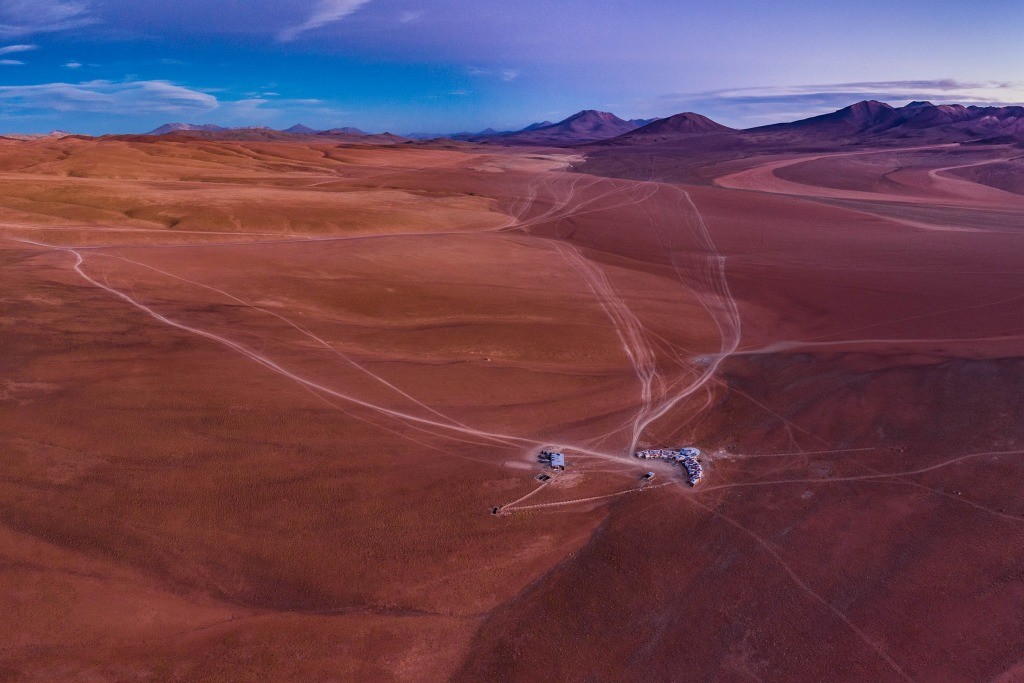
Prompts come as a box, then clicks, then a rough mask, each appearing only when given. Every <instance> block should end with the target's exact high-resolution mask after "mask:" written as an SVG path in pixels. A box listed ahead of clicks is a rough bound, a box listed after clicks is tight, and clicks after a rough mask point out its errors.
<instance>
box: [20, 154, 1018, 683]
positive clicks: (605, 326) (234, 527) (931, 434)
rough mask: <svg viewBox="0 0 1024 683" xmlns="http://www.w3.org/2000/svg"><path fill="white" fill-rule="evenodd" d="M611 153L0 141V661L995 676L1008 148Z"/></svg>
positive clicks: (1009, 509)
mask: <svg viewBox="0 0 1024 683" xmlns="http://www.w3.org/2000/svg"><path fill="white" fill-rule="evenodd" d="M1018 152H1019V150H1018ZM617 153H618V152H616V151H615V150H614V149H612V150H603V151H602V152H601V155H600V159H601V161H600V163H601V164H606V165H607V167H608V168H613V169H614V172H613V173H609V175H615V176H617V177H614V178H613V177H608V176H606V175H601V174H600V164H597V163H595V162H587V163H584V162H583V159H582V156H581V154H588V152H582V153H581V152H580V151H578V150H575V151H572V152H558V151H552V152H548V151H539V150H536V149H531V150H516V149H512V148H509V149H500V150H494V149H487V148H479V149H474V148H469V147H465V148H462V149H441V148H431V147H429V146H425V145H418V146H405V147H403V146H390V147H370V146H365V145H345V144H337V143H334V142H331V143H327V142H324V143H320V142H301V143H300V142H288V143H280V142H212V141H187V142H182V141H173V140H169V141H123V140H122V141H113V140H108V141H91V140H82V139H76V138H67V139H62V140H41V141H30V142H9V143H4V144H2V145H0V263H2V264H3V273H4V278H3V288H2V289H0V343H2V347H0V451H2V452H3V454H4V456H5V457H4V458H3V459H2V462H0V467H2V470H0V539H2V542H0V553H2V563H0V566H2V570H0V587H2V589H0V601H2V607H3V609H4V610H5V611H6V612H7V613H8V614H11V615H14V618H13V619H8V620H5V622H4V624H5V628H4V633H3V642H4V645H3V646H2V647H0V674H2V676H4V677H6V678H11V679H14V680H47V681H48V680H111V679H114V680H154V679H155V680H239V679H257V678H259V679H266V680H339V681H340V680H415V681H419V680H443V679H450V678H453V679H456V680H524V681H525V680H680V681H683V680H687V681H688V680H752V681H755V680H927V681H931V680H993V679H997V678H999V677H1002V678H1001V679H1000V680H1013V679H1014V677H1015V676H1016V675H1018V674H1019V672H1020V670H1021V667H1022V666H1024V640H1022V639H1021V638H1020V636H1019V633H1020V632H1021V630H1022V626H1024V623H1022V617H1021V615H1022V614H1024V610H1022V607H1024V605H1022V601H1024V592H1022V589H1021V585H1022V584H1021V577H1020V573H1021V569H1020V567H1021V561H1022V553H1024V546H1022V544H1021V542H1020V538H1021V536H1020V533H1021V525H1022V523H1024V505H1022V503H1021V500H1020V496H1019V494H1018V492H1017V490H1016V489H1017V486H1016V484H1015V482H1016V481H1018V480H1019V479H1020V477H1021V475H1022V474H1024V470H1022V469H1021V468H1022V466H1024V465H1022V462H1024V459H1022V458H1024V422H1022V421H1021V420H1020V418H1019V415H1018V413H1019V410H1018V409H1017V406H1018V405H1020V403H1021V399H1022V398H1024V364H1022V362H1021V356H1022V355H1024V354H1022V353H1021V348H1022V345H1024V306H1022V305H1021V303H1022V301H1024V267H1022V266H1021V264H1020V259H1019V253H1020V241H1021V236H1022V233H1021V229H1020V226H1021V225H1024V222H1022V219H1024V197H1022V196H1021V195H1020V194H1019V193H1017V192H1016V190H1015V188H1014V187H1013V186H1008V184H1007V183H1006V182H1004V180H999V178H1004V176H1005V173H1006V170H1005V168H1004V167H1005V166H1006V165H1007V164H1014V163H1016V162H1015V161H1014V160H1013V157H1014V156H1015V155H1014V153H1013V150H1012V149H1011V148H1009V147H1002V146H991V147H985V148H983V149H982V148H967V147H940V148H935V147H929V148H923V149H914V150H903V151H900V152H894V151H893V150H891V149H888V150H863V151H862V152H861V153H857V154H851V153H849V151H848V150H847V151H842V152H836V153H828V152H821V151H818V152H814V153H810V154H802V155H796V154H782V155H780V154H772V155H770V156H765V157H755V156H751V155H750V154H748V153H740V152H737V151H736V150H732V151H730V153H729V155H727V157H726V156H723V155H722V154H708V155H707V158H705V159H701V158H700V155H699V154H698V153H697V152H693V151H691V152H689V153H687V154H682V153H680V155H679V159H678V163H677V165H678V166H680V167H681V168H680V175H681V176H684V177H693V178H702V179H709V180H711V179H713V181H714V184H713V185H707V184H702V185H692V184H675V183H670V182H654V181H652V180H649V178H651V177H652V176H654V175H655V174H653V173H651V172H650V170H651V169H653V168H654V166H653V165H652V166H650V167H644V166H642V165H638V164H640V163H642V162H638V159H640V157H639V156H638V155H637V154H636V153H635V151H630V150H623V151H622V152H621V156H620V157H618V158H616V157H615V155H616V154H617ZM670 155H671V152H670V151H669V152H665V157H664V158H663V159H662V160H661V161H660V162H659V163H667V161H666V159H667V157H668V156H670ZM574 167H575V168H574ZM580 168H583V169H585V170H586V171H587V172H579V170H578V169H580ZM993 169H995V170H993ZM645 172H646V173H647V176H646V177H645V175H644V174H645ZM978 174H982V175H978ZM999 174H1003V175H999ZM656 177H659V178H660V177H661V176H660V175H658V176H656ZM684 443H694V444H697V445H699V446H700V447H701V448H702V449H704V451H705V456H704V462H705V467H706V470H707V476H706V478H705V480H704V481H702V482H701V483H700V484H699V485H698V486H697V487H696V488H694V489H691V488H689V487H688V486H686V484H685V481H684V480H683V478H682V476H681V474H680V471H679V470H678V469H677V468H673V467H671V466H669V465H667V464H664V463H654V464H652V463H650V462H641V461H637V460H636V459H635V458H632V457H630V453H631V452H632V451H633V450H634V449H635V448H637V447H641V446H662V445H682V444H684ZM545 446H557V447H560V448H562V449H564V450H565V452H566V454H567V457H568V461H569V467H568V468H567V469H566V470H565V471H564V472H561V473H558V474H556V476H554V477H553V478H552V479H551V480H550V481H548V482H545V483H542V482H540V481H538V480H537V479H536V478H535V477H536V475H538V474H540V473H542V472H544V471H545V470H544V468H542V466H541V465H540V464H538V463H537V453H538V452H539V450H540V449H541V448H542V447H545ZM647 470H654V471H655V472H656V477H655V479H654V480H653V481H652V482H650V483H647V484H644V485H640V482H639V478H640V475H642V474H643V473H644V472H645V471H647ZM495 508H497V510H498V512H499V514H492V510H494V509H495Z"/></svg>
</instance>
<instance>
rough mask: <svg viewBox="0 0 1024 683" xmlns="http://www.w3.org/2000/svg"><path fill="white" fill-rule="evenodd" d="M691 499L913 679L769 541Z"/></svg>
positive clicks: (898, 671) (883, 657)
mask: <svg viewBox="0 0 1024 683" xmlns="http://www.w3.org/2000/svg"><path fill="white" fill-rule="evenodd" d="M691 501H692V502H693V503H694V505H697V506H698V507H701V508H703V509H704V510H706V511H707V512H708V513H710V514H711V515H713V516H715V517H717V518H718V519H721V520H722V521H723V522H726V523H727V524H729V525H730V526H732V527H733V528H735V529H738V530H739V531H742V532H743V533H744V534H746V535H747V536H749V537H750V538H752V539H753V540H754V541H756V542H757V544H758V545H760V546H761V547H762V548H763V549H764V550H765V552H767V553H768V554H769V555H771V556H772V557H773V558H775V561H776V562H778V563H779V565H780V566H781V567H782V569H783V570H784V571H785V572H786V574H787V575H788V576H789V578H790V579H792V581H793V583H795V584H796V585H797V586H799V587H800V589H801V590H803V591H804V593H806V594H807V595H808V596H809V597H811V598H812V599H814V600H815V601H817V602H819V603H820V604H822V605H824V606H825V607H826V608H827V609H828V610H829V611H830V612H832V614H834V615H835V616H836V617H837V618H839V620H840V621H842V622H843V623H844V624H846V625H847V626H848V627H849V628H850V630H851V631H853V632H854V633H856V634H857V637H859V638H860V639H861V640H862V641H864V643H865V644H866V645H867V646H868V647H870V648H871V649H872V650H874V651H875V652H876V653H878V655H879V656H880V657H881V658H882V659H884V660H885V662H886V663H887V664H888V665H889V666H890V667H892V669H893V670H894V671H896V673H898V674H899V675H900V676H902V677H903V678H904V679H906V680H908V681H909V680H913V679H911V678H910V676H908V675H907V673H906V672H905V671H904V670H903V668H902V667H901V666H900V665H899V664H897V663H896V660H894V659H893V658H892V657H890V656H889V654H888V653H887V652H886V651H885V650H884V649H883V648H882V646H881V645H880V644H879V643H877V642H876V641H875V640H874V639H873V638H871V637H870V636H868V634H866V633H865V632H864V631H863V630H861V629H860V628H859V627H858V626H857V625H856V624H854V623H853V622H852V621H851V620H850V618H849V617H848V616H846V615H845V614H844V613H843V612H841V611H840V610H839V609H837V608H836V607H835V606H834V605H833V604H832V603H830V602H829V601H828V600H826V599H825V598H824V597H822V596H821V594H819V593H818V592H816V591H815V590H814V589H813V588H811V587H810V586H809V585H808V584H807V582H805V581H804V580H803V579H801V578H800V575H799V574H797V573H796V572H795V571H794V570H793V568H792V567H791V566H790V565H789V563H788V562H786V560H785V559H784V558H783V557H782V555H781V554H780V553H779V551H778V550H777V549H776V548H775V546H773V545H772V544H771V543H769V542H768V541H767V540H765V539H764V538H762V537H761V536H760V535H758V534H757V533H755V532H753V531H751V530H750V529H748V528H747V527H745V526H744V525H742V524H740V523H739V522H737V521H736V520H734V519H733V518H732V517H729V516H728V515H726V514H725V513H723V512H721V511H719V510H714V509H712V508H710V507H708V506H707V505H704V504H703V503H701V502H700V501H698V500H696V499H691Z"/></svg>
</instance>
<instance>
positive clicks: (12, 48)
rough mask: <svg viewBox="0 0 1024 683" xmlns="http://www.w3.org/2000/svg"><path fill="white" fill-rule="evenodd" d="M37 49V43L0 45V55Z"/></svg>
mask: <svg viewBox="0 0 1024 683" xmlns="http://www.w3.org/2000/svg"><path fill="white" fill-rule="evenodd" d="M38 49H39V46H38V45H7V46H5V47H0V55H13V54H16V53H18V52H31V51H32V50H38Z"/></svg>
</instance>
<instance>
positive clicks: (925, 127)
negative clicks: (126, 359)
mask: <svg viewBox="0 0 1024 683" xmlns="http://www.w3.org/2000/svg"><path fill="white" fill-rule="evenodd" d="M149 135H185V136H188V137H200V138H206V139H232V140H246V139H248V140H276V139H290V138H293V137H297V136H302V137H314V136H315V137H329V138H342V139H344V140H347V141H365V142H375V143H381V142H388V143H401V142H412V141H414V140H435V139H439V138H444V139H450V140H455V141H462V142H471V143H478V144H496V145H541V146H564V145H582V144H592V143H602V144H612V145H653V144H672V143H680V144H683V143H687V142H688V141H689V142H692V141H693V140H695V139H697V138H705V137H708V136H719V137H722V136H733V137H735V139H737V140H742V141H745V142H750V143H756V142H757V141H759V140H764V141H771V140H790V139H796V138H799V139H806V140H844V139H848V140H875V141H878V142H884V141H886V140H892V141H898V140H903V139H907V140H911V141H918V140H919V141H923V142H968V141H985V140H989V141H991V142H993V144H994V143H995V142H997V141H1002V142H1003V143H1012V142H1024V107H1020V106H1003V107H979V106H963V105H959V104H944V105H935V104H932V103H931V102H911V103H910V104H908V105H906V106H904V107H893V106H891V105H889V104H886V103H884V102H879V101H877V100H866V101H863V102H857V103H856V104H852V105H850V106H848V107H844V108H842V109H839V110H837V111H834V112H831V113H829V114H822V115H820V116H812V117H810V118H806V119H801V120H799V121H792V122H789V123H777V124H773V125H769V126H759V127H757V128H748V129H745V130H737V129H735V128H729V127H728V126H724V125H722V124H720V123H717V122H716V121H713V120H711V119H709V118H708V117H706V116H703V115H701V114H696V113H693V112H684V113H682V114H676V115H674V116H669V117H668V118H663V119H621V118H619V117H618V116H616V115H615V114H612V113H609V112H604V111H596V110H593V109H586V110H584V111H581V112H578V113H576V114H573V115H572V116H570V117H568V118H566V119H563V120H562V121H558V122H556V123H552V122H550V121H541V122H538V123H532V124H530V125H528V126H526V127H525V128H522V129H520V130H506V131H498V130H495V129H493V128H488V129H486V130H482V131H479V132H477V133H470V132H462V133H454V134H448V135H438V134H427V133H414V134H410V135H407V136H397V135H392V134H390V133H382V134H371V133H366V132H365V131H362V130H360V129H358V128H351V127H341V128H330V129H327V130H316V129H314V128H310V127H309V126H304V125H302V124H296V125H294V126H292V127H291V128H287V129H285V130H283V131H277V130H272V129H270V128H224V127H222V126H218V125H214V124H210V123H206V124H192V123H167V124H164V125H162V126H160V127H159V128H157V129H156V130H154V131H152V132H150V133H149ZM9 137H10V136H9ZM719 137H716V138H714V139H719Z"/></svg>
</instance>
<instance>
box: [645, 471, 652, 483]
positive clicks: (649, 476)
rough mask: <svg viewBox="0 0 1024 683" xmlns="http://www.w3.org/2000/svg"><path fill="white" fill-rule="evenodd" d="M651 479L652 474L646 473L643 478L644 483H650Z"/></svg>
mask: <svg viewBox="0 0 1024 683" xmlns="http://www.w3.org/2000/svg"><path fill="white" fill-rule="evenodd" d="M651 479H654V472H648V473H647V474H645V475H644V476H643V480H644V481H650V480H651Z"/></svg>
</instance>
